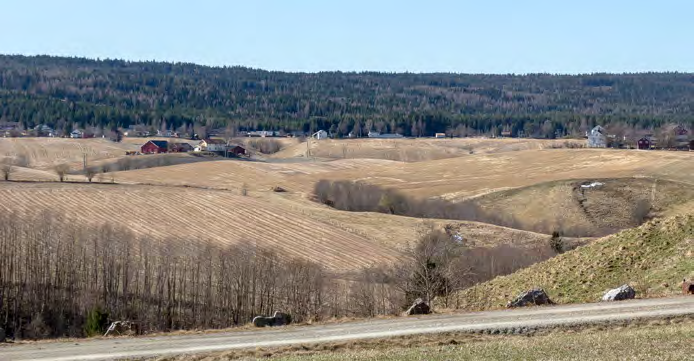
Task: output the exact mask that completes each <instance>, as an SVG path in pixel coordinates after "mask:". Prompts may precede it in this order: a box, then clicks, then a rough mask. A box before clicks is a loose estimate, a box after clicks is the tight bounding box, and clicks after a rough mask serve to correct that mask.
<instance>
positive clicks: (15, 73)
mask: <svg viewBox="0 0 694 361" xmlns="http://www.w3.org/2000/svg"><path fill="white" fill-rule="evenodd" d="M693 110H694V74H684V73H640V74H586V75H551V74H530V75H482V74H449V73H437V74H412V73H398V74H395V73H377V72H362V73H345V72H321V73H287V72H277V71H264V70H258V69H250V68H245V67H207V66H200V65H195V64H184V63H175V64H174V63H163V62H128V61H121V60H90V59H84V58H65V57H50V56H34V57H27V56H13V55H5V56H0V123H7V122H18V123H19V124H20V125H21V126H22V127H24V128H25V129H29V128H30V127H34V126H36V125H40V124H46V125H48V126H51V127H53V128H54V129H56V130H61V131H63V132H65V133H67V132H69V131H70V130H72V129H74V128H86V127H97V128H101V129H103V130H108V129H115V128H119V127H128V126H130V125H136V124H141V125H145V126H148V127H151V128H154V129H172V130H181V129H192V127H194V126H198V127H205V128H207V129H215V128H229V127H233V128H235V129H240V130H278V131H287V132H289V131H303V132H309V131H315V130H318V129H325V130H328V131H330V133H331V134H333V135H335V136H337V137H343V136H346V135H347V134H348V133H350V132H353V134H355V135H359V134H361V135H364V134H365V133H366V132H368V130H377V131H381V132H397V133H400V134H403V135H406V136H431V135H433V133H435V132H447V133H448V134H450V135H454V136H470V135H479V134H484V135H497V134H501V132H502V131H510V132H511V136H514V137H515V136H527V137H537V138H556V137H562V136H580V135H583V134H585V131H586V130H587V129H589V128H590V127H592V126H594V125H596V124H600V125H603V126H605V127H606V128H608V129H609V130H610V131H612V132H614V133H617V134H622V133H623V134H624V135H627V136H628V135H632V134H638V133H640V132H650V131H653V130H654V129H658V128H661V127H663V126H666V125H673V124H683V125H685V126H686V127H691V126H692V124H694V115H693Z"/></svg>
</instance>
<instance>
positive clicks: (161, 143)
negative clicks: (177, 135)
mask: <svg viewBox="0 0 694 361" xmlns="http://www.w3.org/2000/svg"><path fill="white" fill-rule="evenodd" d="M149 142H151V143H152V144H154V145H156V146H157V147H159V148H167V147H168V146H169V142H167V141H165V140H150V141H149ZM145 144H147V143H145Z"/></svg>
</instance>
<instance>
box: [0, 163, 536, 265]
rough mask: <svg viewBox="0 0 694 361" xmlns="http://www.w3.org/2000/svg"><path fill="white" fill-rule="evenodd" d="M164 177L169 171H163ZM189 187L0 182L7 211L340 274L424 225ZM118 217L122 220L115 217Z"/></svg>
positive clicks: (485, 241) (524, 236) (512, 240)
mask: <svg viewBox="0 0 694 361" xmlns="http://www.w3.org/2000/svg"><path fill="white" fill-rule="evenodd" d="M160 169H163V168H160ZM261 196H262V197H258V196H257V195H253V196H246V197H243V196H239V195H238V193H236V192H228V191H218V190H207V189H196V188H189V187H166V186H163V187H162V186H142V185H119V184H74V183H57V182H49V183H15V182H9V183H8V182H0V211H3V212H12V211H18V212H29V213H37V212H42V211H44V210H50V211H53V212H57V213H59V214H61V215H64V216H66V217H67V218H68V219H71V220H72V222H73V223H76V224H85V225H87V224H95V225H98V224H102V223H104V222H108V223H112V224H115V225H120V226H123V227H125V228H128V229H130V230H132V231H133V232H135V233H137V234H140V235H146V236H149V237H151V238H153V239H156V240H166V239H167V238H171V237H177V238H186V239H189V240H192V241H211V242H214V243H217V244H222V245H233V244H240V243H245V242H253V243H254V244H256V245H258V246H263V247H269V248H273V249H276V250H278V251H281V252H282V253H283V254H287V255H290V256H294V257H300V258H306V259H310V260H312V261H315V262H317V263H319V264H322V265H323V266H325V267H327V268H328V269H331V270H334V271H340V272H342V271H356V270H359V269H360V268H362V267H365V266H370V265H375V264H383V263H389V262H393V261H395V260H396V259H398V258H399V257H400V250H401V249H402V247H404V246H405V245H407V244H408V243H411V242H414V240H415V238H416V230H417V228H418V227H420V226H421V224H422V222H423V221H422V220H416V219H412V218H406V217H397V216H391V215H384V214H358V215H355V214H353V213H349V212H341V211H336V210H332V209H330V208H328V207H325V206H322V205H319V204H316V203H313V202H307V201H304V202H302V203H297V202H296V200H295V199H293V198H292V197H284V196H281V195H278V194H268V195H262V194H261ZM114 214H117V215H118V216H117V217H114ZM449 223H451V224H455V225H456V226H457V228H458V229H459V231H460V234H462V235H463V236H464V237H465V238H466V239H467V240H468V241H469V242H470V244H471V245H476V246H480V247H487V246H497V245H500V244H509V245H513V246H516V247H537V246H542V245H545V244H546V242H547V236H546V235H541V234H534V233H531V232H524V231H519V230H513V229H507V228H503V227H495V226H491V225H486V224H479V223H474V222H447V221H442V222H439V226H443V225H445V224H449Z"/></svg>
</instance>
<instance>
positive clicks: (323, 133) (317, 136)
mask: <svg viewBox="0 0 694 361" xmlns="http://www.w3.org/2000/svg"><path fill="white" fill-rule="evenodd" d="M311 137H312V138H314V139H318V140H321V139H328V132H326V131H325V130H322V129H321V130H319V131H317V132H315V133H313V135H312V136H311Z"/></svg>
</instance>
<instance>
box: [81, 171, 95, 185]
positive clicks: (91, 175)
mask: <svg viewBox="0 0 694 361" xmlns="http://www.w3.org/2000/svg"><path fill="white" fill-rule="evenodd" d="M96 173H97V171H96V168H87V169H85V170H84V176H85V177H86V178H87V181H88V182H89V183H91V182H92V179H93V178H94V176H95V175H96Z"/></svg>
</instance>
